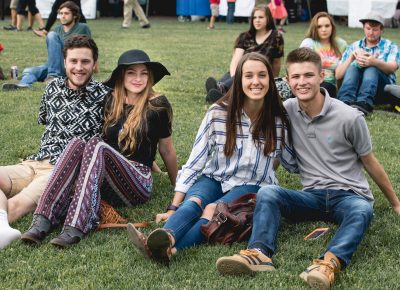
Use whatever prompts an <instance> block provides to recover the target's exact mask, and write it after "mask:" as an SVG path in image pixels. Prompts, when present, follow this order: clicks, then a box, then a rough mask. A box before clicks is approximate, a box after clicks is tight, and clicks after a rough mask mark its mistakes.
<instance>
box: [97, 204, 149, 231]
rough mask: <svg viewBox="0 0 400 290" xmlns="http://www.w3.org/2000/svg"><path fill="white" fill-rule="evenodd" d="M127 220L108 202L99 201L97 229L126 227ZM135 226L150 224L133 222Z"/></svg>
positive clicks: (147, 224) (140, 226)
mask: <svg viewBox="0 0 400 290" xmlns="http://www.w3.org/2000/svg"><path fill="white" fill-rule="evenodd" d="M127 222H128V220H127V219H126V218H124V217H122V216H121V215H120V214H119V213H118V212H117V211H116V210H115V208H113V207H112V206H111V205H110V204H109V203H108V202H106V201H104V200H101V201H100V224H99V226H98V227H97V229H98V230H103V229H108V228H126V227H127V226H128V224H127ZM133 225H134V226H135V228H145V227H148V226H149V225H150V224H149V223H148V222H141V223H134V224H133Z"/></svg>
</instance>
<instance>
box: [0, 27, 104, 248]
mask: <svg viewBox="0 0 400 290" xmlns="http://www.w3.org/2000/svg"><path fill="white" fill-rule="evenodd" d="M97 58H98V48H97V46H96V43H95V42H94V41H93V40H92V39H91V38H89V37H88V36H84V35H76V36H72V37H71V38H69V39H68V40H67V41H66V42H65V45H64V65H65V71H66V75H67V77H66V78H58V79H56V80H54V81H52V82H51V83H50V84H49V85H48V86H47V87H46V89H45V92H44V94H43V97H42V101H41V103H40V109H39V118H38V122H39V124H42V125H45V131H44V133H43V136H42V140H41V144H40V148H39V151H38V152H37V153H36V154H33V155H31V156H28V157H27V158H26V159H25V160H24V161H22V162H21V163H19V164H17V165H11V166H1V167H0V249H2V248H4V247H6V246H7V245H8V244H9V243H11V242H12V241H13V240H15V239H18V238H19V237H20V235H21V233H20V232H19V231H18V230H16V229H13V228H11V227H10V225H9V222H13V221H15V220H17V219H18V218H20V217H22V216H23V215H25V214H27V213H29V212H31V211H33V210H34V209H35V207H36V204H37V202H38V200H39V198H40V196H41V194H42V192H43V190H44V188H45V186H46V184H47V181H48V179H49V177H50V174H51V171H52V169H53V166H54V164H55V163H56V162H57V159H58V157H59V156H60V155H61V153H62V152H63V150H64V148H65V147H66V145H67V144H68V143H69V141H71V140H72V139H73V138H75V137H78V138H81V139H83V140H88V139H90V138H91V137H93V136H95V135H97V134H99V133H100V130H101V124H102V117H103V106H104V97H105V96H106V95H107V94H108V93H109V88H108V87H106V86H104V85H103V84H101V83H98V82H96V81H94V80H93V79H92V75H93V70H94V68H95V66H96V63H97Z"/></svg>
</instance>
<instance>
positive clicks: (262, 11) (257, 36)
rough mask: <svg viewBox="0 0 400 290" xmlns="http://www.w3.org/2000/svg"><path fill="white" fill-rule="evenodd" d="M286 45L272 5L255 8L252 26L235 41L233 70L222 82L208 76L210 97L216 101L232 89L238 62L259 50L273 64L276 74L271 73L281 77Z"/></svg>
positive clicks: (209, 99)
mask: <svg viewBox="0 0 400 290" xmlns="http://www.w3.org/2000/svg"><path fill="white" fill-rule="evenodd" d="M283 45H284V43H283V37H282V35H281V34H280V33H279V32H278V31H277V30H276V28H275V24H274V19H273V18H272V15H271V12H270V10H269V8H268V7H267V6H266V5H260V6H256V7H254V9H253V11H252V12H251V22H250V29H249V30H248V31H246V32H243V33H241V34H240V35H239V36H238V38H237V39H236V41H235V47H234V50H233V55H232V60H231V64H230V67H229V72H228V73H226V74H225V75H224V76H223V77H222V78H221V80H220V81H218V82H217V80H216V79H215V78H213V77H209V78H208V79H207V80H206V83H205V86H206V91H207V96H206V101H207V102H209V103H214V102H215V101H217V100H218V99H220V98H221V97H222V96H223V94H224V93H225V92H227V91H228V90H229V88H230V87H231V85H232V82H233V76H234V74H235V71H236V66H237V64H238V62H239V60H240V59H241V58H242V56H243V55H244V54H246V53H249V52H259V53H261V54H262V55H264V56H265V57H266V58H267V59H268V61H269V62H270V64H271V66H272V72H273V74H272V75H271V76H270V77H271V78H274V77H278V76H279V71H280V70H281V58H282V57H283Z"/></svg>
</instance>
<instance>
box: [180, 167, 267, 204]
mask: <svg viewBox="0 0 400 290" xmlns="http://www.w3.org/2000/svg"><path fill="white" fill-rule="evenodd" d="M259 189H260V187H259V186H258V185H238V186H235V187H233V188H232V189H231V190H230V191H228V192H225V193H224V192H223V191H222V186H221V183H220V182H219V181H216V180H215V179H213V178H210V177H207V176H205V175H202V176H201V177H200V178H199V179H197V181H196V182H195V183H194V184H193V185H192V187H190V188H189V190H188V191H187V193H186V195H185V201H186V200H188V199H189V198H191V197H197V198H199V199H200V200H201V206H202V208H203V209H204V208H205V207H206V205H208V204H210V203H219V202H231V201H233V200H235V199H237V198H239V197H241V196H242V195H245V194H247V193H249V192H251V193H257V191H258V190H259Z"/></svg>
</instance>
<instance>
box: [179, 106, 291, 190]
mask: <svg viewBox="0 0 400 290" xmlns="http://www.w3.org/2000/svg"><path fill="white" fill-rule="evenodd" d="M226 117H227V112H226V110H225V109H224V108H222V107H221V106H220V105H217V104H214V105H212V106H211V107H210V109H209V110H208V111H207V113H206V116H205V117H204V119H203V121H202V123H201V125H200V128H199V130H198V132H197V136H196V140H195V141H194V145H193V149H192V152H191V154H190V156H189V160H188V161H187V162H186V164H185V165H184V166H183V167H182V170H180V171H179V174H178V178H177V182H176V187H175V191H179V192H183V193H186V192H187V191H188V190H189V188H190V187H191V186H192V185H193V183H194V182H195V181H196V180H197V178H198V177H199V176H201V175H206V176H207V177H210V178H213V179H215V180H217V181H219V182H221V185H222V190H223V192H227V191H229V190H231V189H232V188H233V187H235V186H240V185H259V186H264V185H267V184H277V183H278V180H277V179H276V177H275V171H274V169H273V161H274V159H275V158H279V159H280V161H281V164H282V165H283V166H284V167H285V168H286V169H287V170H288V171H291V172H297V171H298V168H297V163H296V156H295V152H294V150H293V147H291V145H289V144H288V143H287V142H288V140H289V137H288V132H287V130H286V128H284V129H283V130H282V127H283V125H282V122H281V121H280V119H277V122H276V123H277V124H276V132H277V133H276V136H277V146H276V148H277V149H276V150H275V151H273V152H272V153H270V154H269V155H267V156H264V153H263V151H264V142H263V139H261V143H262V145H258V144H257V143H255V142H254V140H253V138H252V134H251V128H252V127H251V121H250V118H249V117H248V116H247V115H246V113H244V111H243V113H242V118H241V122H242V128H241V129H240V127H239V124H238V128H237V137H236V146H235V149H234V151H233V154H232V156H230V157H227V156H225V154H224V145H225V142H226ZM282 131H283V132H284V134H285V140H286V142H285V145H283V144H282Z"/></svg>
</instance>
